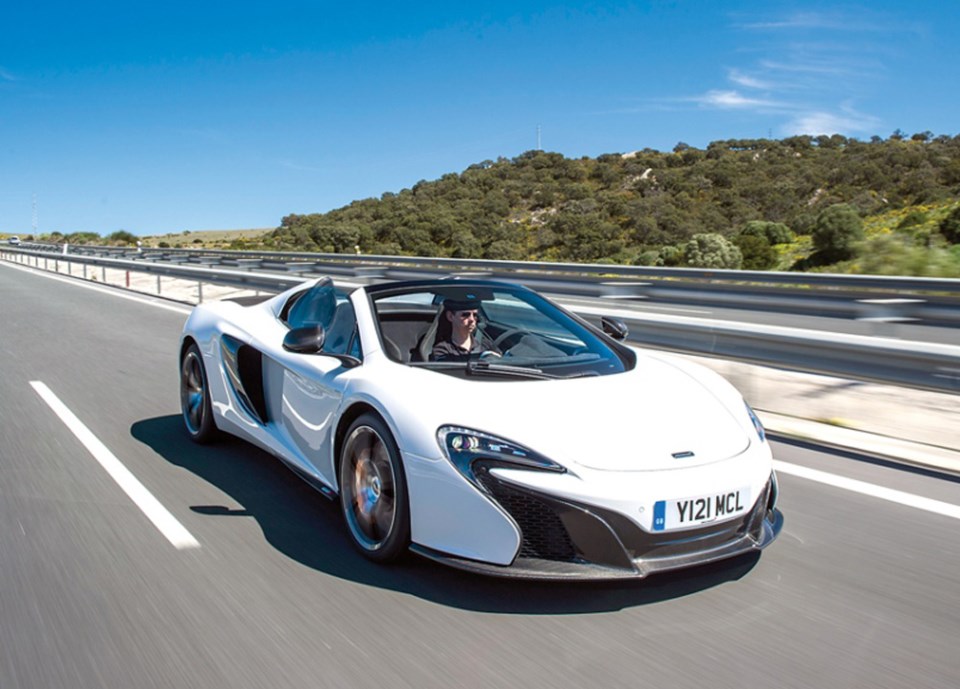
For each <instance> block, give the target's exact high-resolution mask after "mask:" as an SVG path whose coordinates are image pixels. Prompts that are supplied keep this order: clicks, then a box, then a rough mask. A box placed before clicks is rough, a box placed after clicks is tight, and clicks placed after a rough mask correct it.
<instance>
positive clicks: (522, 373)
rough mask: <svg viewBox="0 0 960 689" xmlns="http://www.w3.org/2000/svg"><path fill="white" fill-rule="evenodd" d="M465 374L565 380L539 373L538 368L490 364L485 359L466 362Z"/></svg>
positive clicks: (542, 372)
mask: <svg viewBox="0 0 960 689" xmlns="http://www.w3.org/2000/svg"><path fill="white" fill-rule="evenodd" d="M467 373H469V374H470V375H474V376H477V375H480V376H482V375H488V374H489V375H503V376H517V377H520V378H537V379H539V380H553V379H555V378H565V377H566V376H555V375H553V374H550V373H546V372H544V371H541V370H540V369H539V368H533V367H531V366H513V365H512V364H499V363H491V362H490V361H487V360H486V359H482V360H480V361H468V362H467Z"/></svg>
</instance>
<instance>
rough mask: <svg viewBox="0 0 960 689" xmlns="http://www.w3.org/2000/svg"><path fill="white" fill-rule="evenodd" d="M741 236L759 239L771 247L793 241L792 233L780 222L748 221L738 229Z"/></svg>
mask: <svg viewBox="0 0 960 689" xmlns="http://www.w3.org/2000/svg"><path fill="white" fill-rule="evenodd" d="M740 234H741V235H748V236H752V237H760V238H761V239H764V240H765V241H766V242H767V244H770V245H771V246H772V245H774V244H789V243H790V242H792V241H793V240H794V236H793V232H791V231H790V228H789V227H787V226H786V225H784V224H783V223H782V222H768V221H766V220H750V221H749V222H746V223H744V224H743V226H742V227H741V228H740Z"/></svg>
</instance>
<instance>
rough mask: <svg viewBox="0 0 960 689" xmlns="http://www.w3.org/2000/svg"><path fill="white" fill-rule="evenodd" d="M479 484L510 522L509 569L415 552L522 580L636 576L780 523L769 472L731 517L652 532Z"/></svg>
mask: <svg viewBox="0 0 960 689" xmlns="http://www.w3.org/2000/svg"><path fill="white" fill-rule="evenodd" d="M477 478H478V481H479V482H480V484H481V485H482V486H483V488H484V489H485V490H486V491H487V493H489V495H490V496H491V497H492V498H493V499H494V500H495V501H496V502H497V503H499V504H500V506H501V507H503V509H504V510H505V511H506V512H507V513H508V514H509V515H510V517H511V518H512V519H513V521H514V522H515V523H516V525H517V528H518V529H519V530H520V533H521V538H522V540H521V544H520V549H519V552H518V553H517V556H516V558H515V559H514V561H513V562H512V563H511V564H510V565H507V566H501V565H494V564H490V563H484V562H478V561H475V560H469V559H466V558H460V557H456V556H451V555H449V554H444V553H440V552H437V551H434V550H431V549H429V548H424V547H422V546H414V547H413V549H414V550H415V551H416V552H418V553H419V554H421V555H423V556H425V557H428V558H431V559H433V560H437V561H439V562H442V563H444V564H447V565H450V566H452V567H457V568H459V569H464V570H468V571H473V572H477V573H482V574H488V575H495V576H503V577H514V578H524V579H621V578H642V577H645V576H647V575H649V574H652V573H654V572H664V571H669V570H675V569H682V568H686V567H693V566H696V565H701V564H706V563H709V562H715V561H717V560H723V559H726V558H731V557H736V556H738V555H743V554H745V553H750V552H756V551H759V550H761V549H763V548H765V547H766V546H767V545H769V544H770V543H772V542H773V540H774V539H775V538H776V537H777V535H778V534H779V533H780V530H781V528H782V526H783V515H782V514H781V513H780V511H779V510H778V509H776V500H777V483H776V477H775V475H774V474H771V476H770V480H769V481H768V482H767V484H766V486H765V487H764V489H763V491H762V492H761V494H760V496H759V497H758V499H757V500H756V502H755V503H754V506H753V508H752V509H751V510H750V511H749V512H747V513H746V514H744V515H743V516H741V517H738V518H737V519H731V520H728V521H723V522H719V523H711V524H706V525H702V526H699V527H696V528H693V529H685V530H682V531H672V532H664V533H650V532H648V531H645V530H644V529H641V528H640V527H639V526H637V525H636V524H635V523H634V522H633V521H631V520H629V519H628V518H627V517H625V516H624V515H622V514H619V513H617V512H614V511H611V510H607V509H604V508H599V507H597V506H595V505H586V504H581V503H576V502H573V501H570V500H566V499H559V498H556V497H553V496H550V495H546V494H544V493H540V492H537V491H534V490H531V489H529V488H526V487H521V486H518V485H515V484H513V483H508V482H506V481H503V480H502V479H500V478H498V477H496V476H494V475H493V474H491V473H489V472H484V473H482V474H480V475H478V476H477Z"/></svg>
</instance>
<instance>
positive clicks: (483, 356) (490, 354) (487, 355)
mask: <svg viewBox="0 0 960 689" xmlns="http://www.w3.org/2000/svg"><path fill="white" fill-rule="evenodd" d="M492 357H497V358H498V359H499V358H500V355H499V354H497V353H496V352H494V351H493V350H487V351H486V352H481V353H480V358H481V359H490V358H492Z"/></svg>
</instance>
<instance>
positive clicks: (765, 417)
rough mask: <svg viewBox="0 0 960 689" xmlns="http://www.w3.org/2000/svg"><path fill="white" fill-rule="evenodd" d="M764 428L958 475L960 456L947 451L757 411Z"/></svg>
mask: <svg viewBox="0 0 960 689" xmlns="http://www.w3.org/2000/svg"><path fill="white" fill-rule="evenodd" d="M757 416H759V417H760V420H761V421H762V422H763V425H764V427H765V428H766V429H767V430H768V431H769V432H770V433H773V434H775V435H782V436H786V437H788V438H795V439H797V440H809V441H811V442H813V443H816V444H820V445H829V446H831V447H837V448H842V449H846V450H853V451H856V452H862V453H864V454H868V455H872V456H876V457H882V458H885V459H890V460H893V461H895V462H902V463H905V464H911V465H915V466H920V467H925V468H929V469H935V470H938V471H945V472H949V473H953V474H960V452H956V451H954V450H951V449H949V448H945V447H937V446H936V445H928V444H925V443H917V442H912V441H909V440H902V439H900V438H891V437H888V436H883V435H878V434H876V433H866V432H864V431H857V430H853V429H850V428H843V427H841V426H832V425H830V424H826V423H820V422H817V421H810V420H808V419H798V418H796V417H792V416H785V415H783V414H775V413H773V412H765V411H757Z"/></svg>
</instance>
